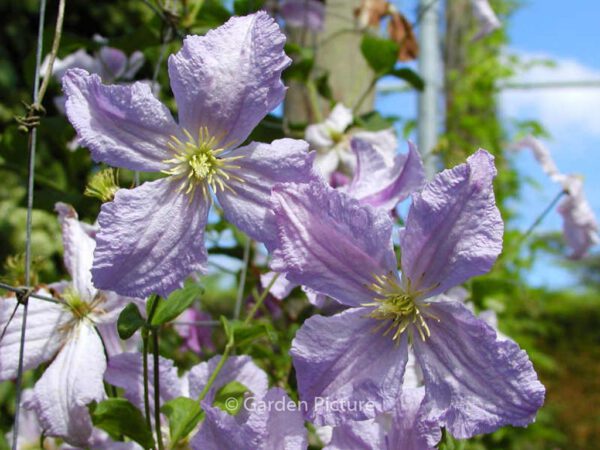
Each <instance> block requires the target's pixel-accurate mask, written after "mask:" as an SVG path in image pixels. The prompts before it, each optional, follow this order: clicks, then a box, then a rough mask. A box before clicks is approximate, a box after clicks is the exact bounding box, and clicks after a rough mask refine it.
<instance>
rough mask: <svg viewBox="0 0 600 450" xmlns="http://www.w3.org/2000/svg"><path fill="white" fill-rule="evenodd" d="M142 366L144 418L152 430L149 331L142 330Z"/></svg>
mask: <svg viewBox="0 0 600 450" xmlns="http://www.w3.org/2000/svg"><path fill="white" fill-rule="evenodd" d="M142 364H143V377H144V416H145V417H146V425H147V426H148V429H149V430H151V429H152V421H151V420H150V394H149V393H148V391H149V388H148V330H142Z"/></svg>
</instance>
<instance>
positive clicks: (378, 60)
mask: <svg viewBox="0 0 600 450" xmlns="http://www.w3.org/2000/svg"><path fill="white" fill-rule="evenodd" d="M360 51H361V52H362V54H363V56H364V57H365V59H366V60H367V63H368V64H369V66H371V69H373V71H374V72H375V74H376V75H377V76H378V77H381V76H383V75H386V74H388V73H390V72H391V71H392V70H393V69H394V65H395V64H396V60H397V59H398V51H399V47H398V44H396V43H395V42H394V41H392V40H390V39H385V38H382V37H379V36H373V35H372V34H365V35H364V36H363V38H362V42H361V43H360Z"/></svg>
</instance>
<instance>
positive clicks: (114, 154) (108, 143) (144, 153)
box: [63, 69, 185, 171]
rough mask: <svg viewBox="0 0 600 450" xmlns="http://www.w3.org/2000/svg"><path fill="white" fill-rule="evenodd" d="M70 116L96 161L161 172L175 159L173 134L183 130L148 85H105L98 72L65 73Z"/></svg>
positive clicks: (67, 104)
mask: <svg viewBox="0 0 600 450" xmlns="http://www.w3.org/2000/svg"><path fill="white" fill-rule="evenodd" d="M63 90H64V92H65V94H66V96H67V102H66V111H67V117H68V119H69V121H70V122H71V124H72V125H73V127H74V128H75V130H76V131H77V136H78V137H79V144H80V145H82V146H84V147H88V148H89V149H90V152H91V154H92V158H93V159H94V161H101V162H105V163H107V164H110V165H111V166H115V167H124V168H126V169H131V170H142V171H160V170H164V169H166V168H167V167H168V166H167V165H166V164H165V163H164V162H163V161H164V160H166V159H169V158H171V152H170V151H169V148H168V146H167V143H168V141H169V140H170V139H171V136H173V135H174V136H178V137H180V138H181V139H185V138H184V137H182V133H181V131H180V129H179V127H178V126H177V124H176V123H175V121H174V120H173V117H172V116H171V113H170V112H169V110H168V109H167V107H166V106H164V105H163V104H162V103H160V102H159V101H158V100H157V99H156V97H154V95H153V94H152V92H151V90H150V87H149V86H148V84H146V83H140V82H137V83H133V84H131V85H113V86H106V85H104V84H102V82H101V80H100V77H99V76H98V75H95V74H93V75H90V74H88V73H87V72H86V71H85V70H81V69H71V70H69V71H67V73H66V74H65V76H64V77H63Z"/></svg>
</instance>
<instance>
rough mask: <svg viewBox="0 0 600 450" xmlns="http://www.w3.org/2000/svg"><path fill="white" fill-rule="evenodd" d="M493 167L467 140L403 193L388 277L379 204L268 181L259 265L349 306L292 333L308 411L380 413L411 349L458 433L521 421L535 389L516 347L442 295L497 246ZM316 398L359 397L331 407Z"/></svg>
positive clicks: (429, 410) (328, 415) (394, 392)
mask: <svg viewBox="0 0 600 450" xmlns="http://www.w3.org/2000/svg"><path fill="white" fill-rule="evenodd" d="M495 174H496V170H495V167H494V165H493V157H492V156H491V155H490V154H489V153H487V152H485V151H483V150H480V151H478V152H477V153H475V154H474V155H473V156H471V157H470V158H469V159H468V160H467V163H466V164H462V165H459V166H457V167H455V168H453V169H451V170H446V171H444V172H442V173H440V174H438V175H437V176H436V177H435V178H434V180H432V181H431V182H430V183H428V184H427V185H426V186H425V187H424V189H423V190H422V191H421V192H420V193H416V194H413V204H412V206H411V208H410V210H409V213H408V218H407V222H406V228H405V229H404V230H403V231H402V233H401V237H400V248H401V253H402V257H401V267H402V274H401V275H399V274H398V272H397V268H396V258H395V254H394V251H393V246H392V243H391V231H392V222H391V220H390V219H389V216H388V214H387V213H385V212H383V211H381V210H375V209H373V208H371V207H368V206H362V205H360V204H359V203H358V202H357V201H356V200H354V199H352V198H349V197H348V196H347V195H345V194H343V193H341V192H339V191H336V190H334V189H331V188H329V187H327V186H323V185H319V184H317V183H312V184H310V185H304V186H302V185H297V184H284V185H278V186H276V187H275V188H274V190H273V206H274V213H275V215H276V218H277V226H278V243H277V245H276V248H275V250H274V251H273V261H272V263H271V268H272V269H273V270H275V271H277V272H284V273H286V277H287V278H288V279H289V280H290V281H292V282H295V283H299V284H303V285H306V286H308V287H310V288H312V289H314V290H316V291H318V292H321V293H323V294H326V295H328V296H330V297H332V298H334V299H336V300H338V301H339V302H340V303H342V304H343V305H345V306H347V307H348V309H347V310H345V311H343V312H342V313H340V314H337V315H334V316H331V317H322V316H314V317H311V318H310V319H308V320H306V321H305V322H304V324H303V325H302V327H301V328H300V330H299V331H298V333H297V334H296V337H295V339H294V341H293V344H292V350H291V354H292V358H293V362H294V367H295V369H296V374H297V380H298V388H299V393H300V398H301V399H302V400H304V401H306V402H307V403H308V406H309V410H308V412H307V418H309V419H310V420H312V421H314V422H315V423H316V424H317V425H324V424H330V425H337V424H341V423H343V422H345V421H348V420H366V419H372V418H374V417H376V416H377V415H379V414H381V413H384V412H388V411H391V410H392V409H393V408H395V407H396V406H397V405H398V402H399V401H401V396H402V393H403V387H402V379H403V374H404V368H405V366H406V363H407V359H408V349H409V347H410V348H412V350H413V351H414V353H415V357H416V361H417V364H418V366H419V369H420V370H421V371H422V373H423V378H424V389H425V395H424V398H423V405H422V408H423V411H424V414H425V415H426V417H427V419H428V420H432V421H435V422H436V423H437V424H438V425H439V426H443V427H446V428H447V429H448V430H449V431H450V432H451V433H452V434H453V435H454V436H456V437H457V438H467V437H470V436H473V435H475V434H479V433H486V432H491V431H493V430H495V429H497V428H498V427H500V426H503V425H506V424H512V425H517V426H524V425H527V424H529V423H530V422H531V421H533V420H534V418H535V414H536V412H537V410H538V409H539V408H540V406H541V405H542V403H543V399H544V387H543V386H542V385H541V384H540V383H539V381H538V379H537V375H536V373H535V371H534V370H533V367H532V365H531V362H530V361H529V359H528V357H527V354H526V353H525V352H524V351H523V350H521V349H520V348H519V347H518V345H517V344H516V343H514V342H513V341H510V340H498V339H497V335H496V332H495V331H494V330H493V329H492V328H491V327H489V326H488V325H487V324H486V323H485V322H483V321H482V320H481V319H478V318H476V317H475V316H474V315H473V314H472V313H471V312H470V311H469V310H468V309H467V308H466V307H465V306H464V305H463V304H462V302H461V301H456V300H455V299H454V298H452V297H448V296H446V295H444V294H443V293H444V292H446V291H448V290H449V289H450V288H452V287H454V286H457V285H459V284H461V283H463V282H464V281H466V280H467V279H469V278H470V277H472V276H476V275H480V274H483V273H485V272H487V271H488V270H489V269H490V268H491V266H492V265H493V263H494V261H495V259H496V257H497V256H498V254H499V253H500V251H501V246H502V232H503V224H502V220H501V217H500V213H499V211H498V209H497V208H496V205H495V200H494V195H493V188H492V180H493V178H494V176H495ZM317 398H320V399H321V401H319V402H317V401H316V399H317ZM323 399H324V400H323ZM327 400H329V401H330V403H331V402H337V403H338V404H339V403H342V404H354V405H357V404H361V402H362V404H363V405H365V404H368V405H369V407H368V408H366V407H363V408H356V407H355V408H354V410H353V411H345V412H343V413H341V412H339V408H338V409H337V410H333V408H328V407H327ZM367 402H368V403H367Z"/></svg>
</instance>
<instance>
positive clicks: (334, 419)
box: [290, 308, 408, 425]
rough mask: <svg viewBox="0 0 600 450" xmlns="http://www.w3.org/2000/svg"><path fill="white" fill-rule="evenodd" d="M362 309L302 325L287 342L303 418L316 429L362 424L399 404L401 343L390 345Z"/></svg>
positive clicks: (404, 345)
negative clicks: (305, 407) (303, 407)
mask: <svg viewBox="0 0 600 450" xmlns="http://www.w3.org/2000/svg"><path fill="white" fill-rule="evenodd" d="M367 314H368V309H366V308H351V309H348V310H346V311H344V312H342V313H340V314H337V315H335V316H331V317H323V316H313V317H311V318H310V319H308V320H306V321H305V322H304V324H303V325H302V327H301V328H300V330H298V332H297V333H296V337H295V339H294V341H293V342H292V349H291V350H290V354H291V355H292V360H293V362H294V368H295V369H296V378H297V380H298V391H299V393H300V399H301V400H304V401H306V402H307V404H308V411H307V414H306V415H307V418H308V419H309V420H311V421H313V422H314V423H315V424H317V425H338V424H340V423H343V422H345V421H348V420H365V419H370V418H373V417H375V416H376V415H377V414H380V413H382V412H384V411H387V410H389V409H391V408H392V407H393V406H394V404H395V403H396V402H397V401H398V397H399V395H400V390H401V386H402V375H403V373H404V366H405V365H406V361H407V358H408V350H407V341H406V337H402V338H400V340H399V341H398V342H394V341H393V340H392V339H391V338H389V337H384V336H382V334H381V333H373V328H375V327H376V326H377V325H378V322H377V321H375V320H374V319H371V318H368V317H365V316H366V315H367Z"/></svg>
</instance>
